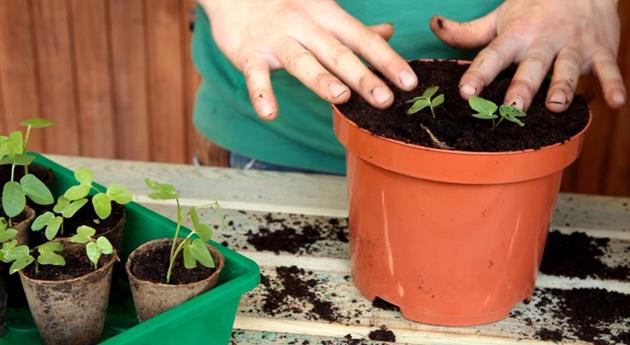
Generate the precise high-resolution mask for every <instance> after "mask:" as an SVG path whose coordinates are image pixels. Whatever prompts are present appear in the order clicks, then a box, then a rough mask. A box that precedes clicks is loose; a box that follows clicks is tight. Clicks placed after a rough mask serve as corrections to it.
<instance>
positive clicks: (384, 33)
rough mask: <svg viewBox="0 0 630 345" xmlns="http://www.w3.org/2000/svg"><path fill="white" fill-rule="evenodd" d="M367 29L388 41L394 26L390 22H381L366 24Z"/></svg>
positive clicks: (392, 34) (392, 33)
mask: <svg viewBox="0 0 630 345" xmlns="http://www.w3.org/2000/svg"><path fill="white" fill-rule="evenodd" d="M368 29H370V30H372V31H373V32H375V33H377V34H378V35H379V36H381V37H382V38H383V39H384V40H386V41H389V40H390V39H391V38H392V36H394V26H393V25H392V24H391V23H383V24H378V25H372V26H368Z"/></svg>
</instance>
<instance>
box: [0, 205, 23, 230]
mask: <svg viewBox="0 0 630 345" xmlns="http://www.w3.org/2000/svg"><path fill="white" fill-rule="evenodd" d="M27 217H28V215H27V213H26V211H24V212H22V213H20V214H19V215H17V216H15V217H13V218H11V223H12V224H13V226H15V225H17V224H19V223H21V222H23V221H24V220H26V218H27ZM0 218H4V220H5V221H6V220H7V218H8V217H7V215H6V214H5V213H4V210H3V209H2V208H1V207H0Z"/></svg>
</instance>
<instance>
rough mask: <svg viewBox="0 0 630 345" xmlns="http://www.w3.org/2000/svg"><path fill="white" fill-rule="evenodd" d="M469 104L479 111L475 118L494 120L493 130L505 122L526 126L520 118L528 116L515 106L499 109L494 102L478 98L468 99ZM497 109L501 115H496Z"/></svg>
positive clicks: (504, 106)
mask: <svg viewBox="0 0 630 345" xmlns="http://www.w3.org/2000/svg"><path fill="white" fill-rule="evenodd" d="M468 104H469V105H470V107H471V108H472V109H473V110H475V111H477V113H476V114H473V117H476V118H478V119H482V120H492V129H493V130H494V129H496V128H497V127H499V125H500V124H501V122H502V121H503V120H508V121H510V122H514V123H516V124H517V125H519V126H521V127H523V126H525V123H524V122H523V121H521V120H520V119H519V118H520V117H525V116H526V115H527V114H526V113H525V112H524V111H522V110H520V109H518V108H515V107H513V106H510V105H507V104H503V105H501V106H500V107H499V106H497V105H496V104H495V103H494V102H492V101H489V100H487V99H485V98H481V97H478V96H472V97H470V98H468ZM497 109H498V110H499V115H497V114H496V112H497ZM497 118H498V119H499V120H498V121H496V119H497Z"/></svg>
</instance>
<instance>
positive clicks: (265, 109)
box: [260, 102, 273, 117]
mask: <svg viewBox="0 0 630 345" xmlns="http://www.w3.org/2000/svg"><path fill="white" fill-rule="evenodd" d="M260 111H261V113H262V114H263V117H269V116H271V115H273V107H272V106H271V104H269V103H267V102H263V103H262V105H261V106H260Z"/></svg>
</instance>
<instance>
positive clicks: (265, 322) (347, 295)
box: [51, 156, 630, 345]
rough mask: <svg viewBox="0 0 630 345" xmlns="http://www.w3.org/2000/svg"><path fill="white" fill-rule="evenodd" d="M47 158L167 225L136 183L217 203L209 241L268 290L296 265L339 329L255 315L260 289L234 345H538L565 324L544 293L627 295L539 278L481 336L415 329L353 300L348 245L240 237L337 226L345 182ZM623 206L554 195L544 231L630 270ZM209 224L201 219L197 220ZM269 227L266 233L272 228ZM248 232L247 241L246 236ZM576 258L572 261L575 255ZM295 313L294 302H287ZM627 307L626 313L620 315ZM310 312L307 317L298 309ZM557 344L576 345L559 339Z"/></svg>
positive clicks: (294, 315) (249, 298) (628, 221)
mask: <svg viewBox="0 0 630 345" xmlns="http://www.w3.org/2000/svg"><path fill="white" fill-rule="evenodd" d="M51 158H52V159H54V160H56V161H58V162H60V163H62V164H64V165H66V166H68V167H70V168H77V167H81V166H87V167H90V168H92V169H94V171H95V178H96V180H97V181H100V182H103V183H111V182H118V183H122V184H123V185H125V186H128V187H129V188H130V189H131V190H132V192H133V193H134V194H135V195H136V196H137V201H139V202H140V203H142V204H143V205H145V206H147V207H149V208H151V209H153V210H155V211H157V212H159V213H162V214H164V215H166V216H168V217H171V218H175V216H176V213H175V208H174V207H173V206H172V205H171V204H170V203H162V202H156V201H153V200H150V199H148V198H147V196H146V195H147V194H146V193H147V189H146V188H145V186H144V182H143V180H144V178H145V177H151V178H154V179H157V180H159V181H163V182H168V183H173V184H175V185H177V186H178V188H179V190H180V192H181V195H182V197H183V198H182V202H183V204H184V205H186V206H193V205H207V204H209V203H211V202H213V201H215V200H216V201H219V203H220V204H221V205H222V207H223V208H224V209H225V216H226V218H227V220H228V221H229V224H230V226H228V227H227V229H226V230H222V231H219V232H217V233H216V235H215V239H216V241H217V242H224V241H225V242H226V243H227V244H228V246H230V247H232V248H234V249H236V250H238V251H239V252H241V253H242V254H244V255H246V256H248V257H250V258H252V259H254V260H255V261H257V262H258V264H259V265H260V266H261V269H262V274H263V275H264V276H266V277H267V278H268V279H269V283H268V284H269V285H270V286H277V285H278V282H277V270H276V268H277V267H285V266H297V267H298V268H301V269H304V270H305V271H306V272H307V273H306V274H307V275H308V277H309V279H310V278H312V279H314V280H316V281H317V282H318V284H317V285H316V286H313V287H312V290H313V291H314V293H315V294H317V296H318V298H320V299H321V300H324V301H329V302H332V305H333V306H335V308H337V309H338V314H339V315H340V318H339V319H340V320H339V321H335V322H328V321H325V320H321V319H318V318H317V317H314V316H313V314H312V313H309V312H308V311H304V312H300V311H297V312H296V311H294V312H282V313H279V314H276V315H274V316H271V315H269V314H268V313H265V312H264V311H262V309H263V304H264V303H265V297H266V296H267V295H268V293H269V292H268V291H267V288H265V287H264V286H259V287H258V288H257V289H256V290H254V291H253V292H251V293H249V294H247V295H246V296H244V298H243V300H242V301H241V306H240V308H239V313H238V316H237V319H236V323H235V326H234V327H235V331H234V334H233V343H234V344H332V345H334V344H354V343H353V342H351V341H350V340H348V339H346V338H345V337H346V336H347V335H350V336H351V337H352V338H353V339H365V340H364V341H356V342H355V343H358V344H377V343H378V342H371V341H369V340H367V339H368V334H369V333H370V332H371V331H373V330H375V329H377V328H379V327H380V326H381V325H385V326H386V327H387V328H388V329H389V330H391V331H392V332H394V334H395V336H396V341H397V343H409V344H453V345H455V344H458V345H459V344H484V345H485V344H544V343H552V342H551V341H548V342H546V341H542V340H540V337H539V336H537V335H536V333H537V332H539V331H540V329H541V328H544V327H547V328H549V327H550V328H551V329H556V328H565V329H566V328H567V325H566V324H563V322H564V323H566V320H561V319H559V318H558V316H557V315H554V314H553V313H549V312H548V311H545V310H544V309H545V308H541V307H540V306H541V305H544V304H545V303H541V301H542V302H545V301H546V303H547V304H549V303H551V304H553V303H556V302H557V301H555V299H557V296H555V295H553V294H552V293H551V292H550V291H552V290H551V289H572V288H593V287H601V288H605V289H607V290H609V291H616V292H618V293H621V294H627V295H630V281H628V280H627V279H626V280H625V281H619V280H602V279H595V278H585V279H577V278H566V277H562V276H552V275H544V274H540V275H539V278H538V281H537V287H538V289H537V292H536V293H535V296H534V298H533V299H532V301H531V302H530V303H529V304H520V305H519V306H517V307H516V309H515V311H514V312H513V313H512V316H511V317H510V318H508V319H507V320H505V321H502V322H499V323H496V324H493V325H486V326H480V327H470V328H445V327H435V326H428V325H423V324H419V323H414V322H410V321H407V320H405V319H403V318H402V317H401V315H400V313H398V312H397V311H391V310H384V309H381V308H376V307H373V306H372V304H371V303H370V302H369V301H366V300H365V299H364V298H362V297H361V296H360V294H359V293H358V291H357V290H356V289H355V288H354V286H353V284H352V281H351V279H350V277H349V261H348V257H349V254H348V243H346V242H344V241H342V240H335V239H334V238H326V239H322V240H321V241H319V242H320V243H315V244H313V245H312V246H310V247H309V248H308V250H302V251H300V252H299V253H296V254H291V253H287V252H282V251H281V252H278V253H277V254H276V253H273V252H270V251H256V250H254V249H253V247H252V245H251V243H248V238H250V237H251V236H252V234H256V233H257V232H258V231H259V228H260V227H262V228H269V227H272V228H273V226H270V225H269V224H267V221H265V220H264V217H265V216H266V215H267V214H268V213H270V212H271V213H272V215H271V217H272V218H273V219H284V220H285V223H287V224H291V223H292V222H295V224H296V225H295V228H297V229H300V228H304V226H306V225H313V224H325V223H328V222H330V219H331V218H333V219H335V218H341V219H340V220H339V221H340V223H341V224H342V225H344V224H346V219H345V217H347V208H346V204H347V202H346V201H347V198H346V184H345V179H344V178H341V177H333V176H318V175H304V174H288V173H276V172H260V171H242V170H231V169H215V168H202V167H194V166H185V165H171V164H157V163H141V162H128V161H111V160H98V159H86V158H74V157H64V156H51ZM629 204H630V199H628V198H612V197H603V196H586V195H575V194H573V195H572V194H562V195H560V197H559V200H558V205H557V209H556V212H555V215H554V220H553V226H552V227H553V228H554V229H557V230H559V231H560V232H561V233H565V234H570V233H572V232H576V231H580V232H584V233H586V234H588V235H589V236H592V237H595V238H608V239H610V241H609V244H608V246H607V249H606V254H609V255H606V258H605V261H606V264H609V265H611V266H616V265H630V206H628V205H629ZM210 216H212V215H209V214H206V215H205V217H210ZM272 225H273V224H272ZM248 232H249V235H248ZM576 255H579V253H578V254H576ZM290 303H295V304H296V305H304V303H305V302H304V301H300V300H299V298H295V299H294V300H292V301H290ZM627 307H628V308H630V306H627ZM306 309H309V308H306ZM609 329H610V332H613V333H618V332H629V331H630V320H623V322H620V323H617V324H615V325H610V327H609ZM563 343H567V344H577V343H583V342H580V341H577V340H564V342H563Z"/></svg>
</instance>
